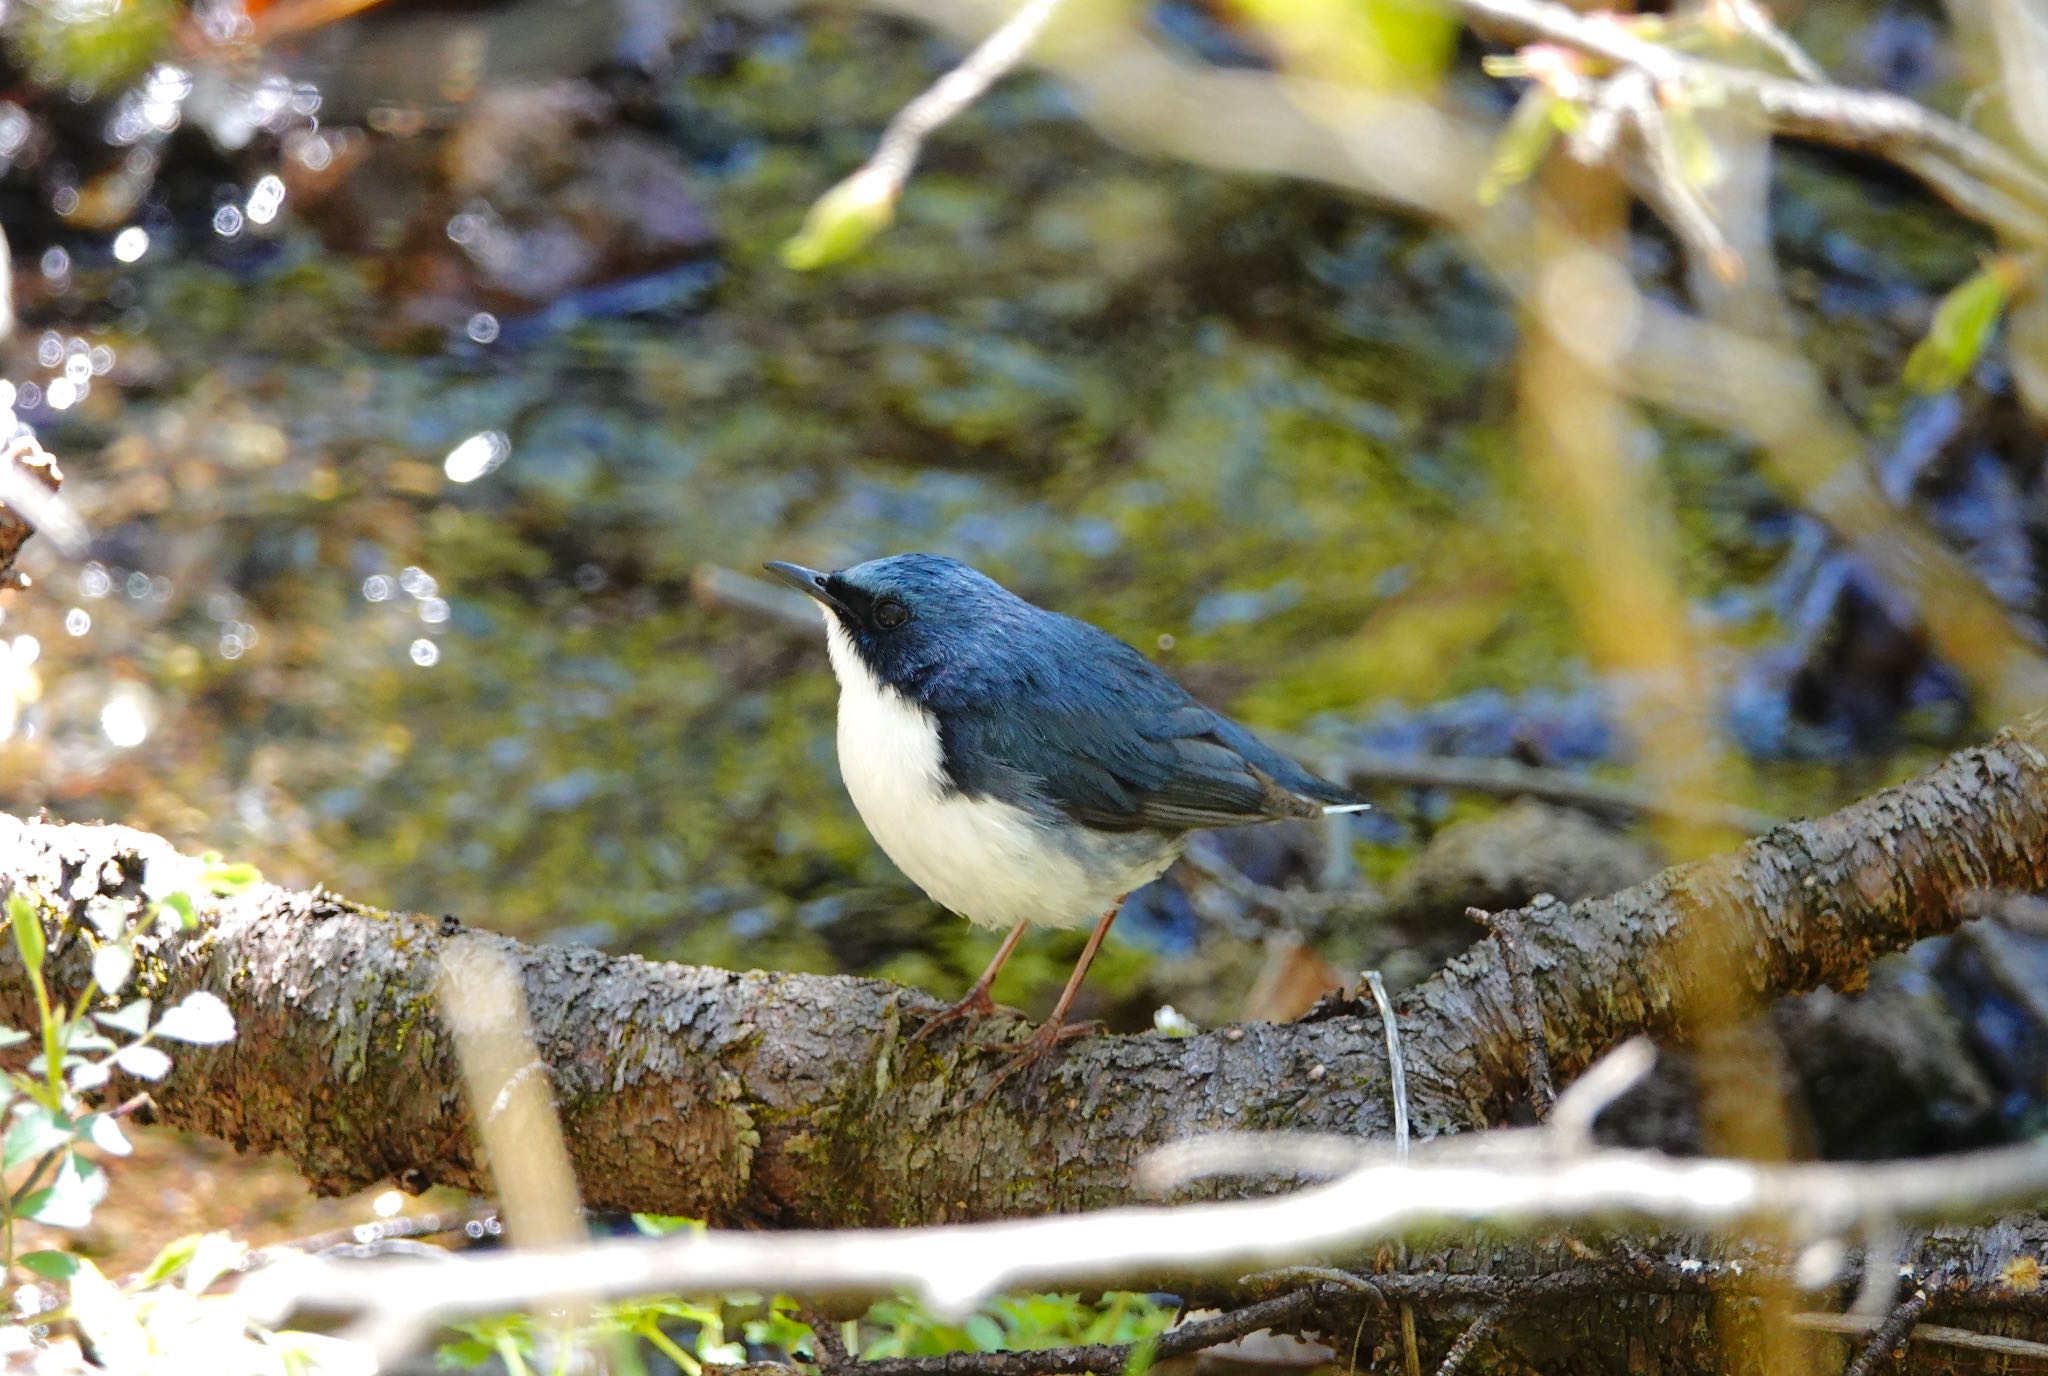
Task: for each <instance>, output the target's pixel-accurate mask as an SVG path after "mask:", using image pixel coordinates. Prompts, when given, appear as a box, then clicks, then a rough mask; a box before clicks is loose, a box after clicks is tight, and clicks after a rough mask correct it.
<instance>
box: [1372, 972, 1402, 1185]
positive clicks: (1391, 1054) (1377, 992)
mask: <svg viewBox="0 0 2048 1376" xmlns="http://www.w3.org/2000/svg"><path fill="white" fill-rule="evenodd" d="M1365 982H1366V984H1367V985H1368V986H1370V987H1371V989H1372V1001H1373V1003H1374V1004H1375V1005H1377V1006H1378V1008H1379V1010H1380V1025H1381V1026H1382V1027H1384V1028H1386V1029H1387V1079H1388V1083H1389V1086H1390V1088H1391V1089H1392V1091H1393V1095H1394V1159H1395V1160H1396V1161H1406V1160H1407V1159H1408V1071H1407V1068H1406V1067H1405V1066H1404V1065H1403V1064H1402V1061H1401V1024H1400V1022H1399V1021H1398V1020H1396V1018H1395V1017H1394V1005H1393V1003H1392V1002H1391V1001H1390V1000H1389V999H1388V998H1387V986H1386V984H1385V983H1384V982H1383V981H1382V980H1381V979H1380V972H1379V971H1377V970H1367V971H1366V972H1365Z"/></svg>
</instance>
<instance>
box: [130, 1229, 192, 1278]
mask: <svg viewBox="0 0 2048 1376" xmlns="http://www.w3.org/2000/svg"><path fill="white" fill-rule="evenodd" d="M205 1236H206V1235H205V1234H204V1233H188V1234H186V1235H185V1236H184V1237H181V1238H174V1239H172V1240H171V1241H169V1242H166V1243H165V1244H164V1247H163V1250H162V1251H160V1252H158V1253H157V1254H156V1259H155V1260H154V1261H152V1262H150V1263H149V1265H148V1266H146V1267H144V1268H143V1271H142V1284H143V1286H144V1287H145V1288H146V1287H148V1286H151V1285H156V1284H158V1283H159V1282H162V1281H166V1280H169V1279H170V1278H171V1277H172V1276H175V1275H177V1274H178V1272H180V1271H182V1270H184V1269H185V1266H186V1264H187V1263H188V1262H190V1261H191V1260H192V1257H193V1254H194V1253H196V1252H197V1251H198V1250H199V1244H200V1243H201V1242H202V1241H204V1240H205Z"/></svg>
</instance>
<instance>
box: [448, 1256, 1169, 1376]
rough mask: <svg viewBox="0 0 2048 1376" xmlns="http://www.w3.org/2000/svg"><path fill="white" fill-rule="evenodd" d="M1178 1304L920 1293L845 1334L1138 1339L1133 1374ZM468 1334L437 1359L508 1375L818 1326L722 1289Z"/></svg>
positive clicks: (926, 1340) (882, 1353)
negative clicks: (935, 1303) (926, 1297)
mask: <svg viewBox="0 0 2048 1376" xmlns="http://www.w3.org/2000/svg"><path fill="white" fill-rule="evenodd" d="M634 1222H635V1224H636V1225H637V1226H639V1227H640V1228H641V1230H642V1231H643V1232H648V1231H652V1232H657V1233H660V1232H669V1231H674V1230H675V1227H676V1226H677V1225H681V1226H685V1227H701V1225H698V1224H694V1223H689V1222H688V1221H686V1220H676V1219H651V1218H649V1219H645V1220H644V1221H643V1218H642V1217H641V1216H636V1217H635V1219H634ZM1174 1312H1175V1310H1174V1306H1173V1305H1171V1304H1164V1303H1160V1302H1159V1301H1156V1300H1153V1299H1151V1298H1149V1297H1147V1296H1143V1295H1134V1294H1128V1293H1121V1292H1120V1293H1114V1294H1110V1295H1106V1296H1104V1297H1103V1298H1102V1300H1101V1301H1100V1302H1099V1303H1084V1302H1083V1301H1082V1300H1081V1298H1080V1297H1079V1296H1077V1295H1020V1296H1012V1297H1010V1298H1007V1299H1003V1300H999V1301H997V1302H995V1303H993V1304H991V1305H989V1306H988V1307H987V1308H985V1309H982V1310H980V1311H979V1312H977V1313H974V1314H970V1315H969V1316H967V1317H966V1318H965V1319H958V1320H955V1319H942V1318H940V1317H938V1316H936V1315H934V1314H933V1313H932V1312H931V1311H930V1310H928V1309H926V1308H925V1307H924V1306H923V1305H921V1304H919V1303H917V1302H916V1301H914V1300H909V1299H893V1300H883V1301H880V1302H879V1303H877V1304H875V1305H874V1306H873V1307H872V1308H871V1309H869V1310H868V1312H867V1314H866V1315H865V1316H863V1317H862V1318H860V1319H858V1320H849V1321H847V1322H846V1323H844V1324H842V1325H840V1334H839V1337H840V1340H841V1342H843V1343H844V1344H845V1345H846V1347H847V1349H848V1350H849V1351H851V1352H855V1353H857V1354H858V1355H859V1356H861V1357H862V1358H864V1359H869V1358H877V1357H932V1356H939V1355H943V1354H945V1353H951V1352H963V1351H964V1352H997V1351H1015V1350H1019V1349H1028V1348H1043V1347H1066V1346H1072V1345H1075V1344H1083V1343H1137V1344H1139V1345H1140V1346H1139V1348H1138V1349H1137V1352H1138V1354H1139V1355H1138V1357H1137V1358H1136V1359H1134V1361H1133V1363H1132V1370H1131V1371H1129V1372H1127V1373H1125V1376H1142V1372H1143V1370H1144V1368H1145V1367H1146V1366H1147V1365H1149V1362H1147V1361H1146V1360H1145V1359H1144V1355H1143V1354H1145V1353H1148V1352H1149V1351H1150V1340H1151V1339H1153V1338H1156V1337H1157V1336H1158V1335H1159V1334H1160V1333H1162V1332H1164V1331H1165V1329H1166V1327H1167V1326H1168V1325H1169V1324H1170V1323H1171V1322H1172V1321H1173V1316H1174ZM458 1331H459V1332H460V1333H461V1334H462V1336H461V1337H460V1338H459V1339H457V1340H456V1341H454V1342H451V1343H448V1344H446V1345H444V1346H443V1347H442V1348H441V1349H440V1351H439V1353H438V1354H437V1362H438V1364H439V1365H440V1366H442V1367H443V1368H444V1369H456V1370H463V1369H468V1368H472V1367H476V1366H480V1365H484V1364H487V1363H491V1362H496V1363H498V1364H500V1365H502V1366H503V1367H504V1369H505V1370H506V1371H507V1372H509V1373H511V1376H537V1373H541V1372H549V1371H554V1370H558V1369H561V1368H562V1367H563V1366H564V1365H565V1364H570V1363H573V1361H574V1360H575V1357H574V1354H576V1353H577V1352H602V1353H605V1354H606V1355H608V1356H609V1358H610V1359H611V1362H612V1367H613V1369H614V1370H615V1371H619V1372H622V1373H626V1374H627V1376H633V1373H639V1372H644V1371H645V1370H646V1369H647V1366H646V1353H647V1351H648V1350H649V1349H652V1350H653V1351H656V1352H659V1353H660V1354H661V1355H662V1356H664V1357H666V1358H667V1359H668V1360H669V1361H670V1362H672V1363H673V1364H674V1365H675V1366H676V1367H678V1368H680V1369H681V1370H682V1371H683V1372H684V1373H686V1376H701V1373H702V1372H703V1370H704V1368H705V1366H707V1365H712V1364H715V1365H736V1364H739V1363H743V1362H746V1361H748V1360H749V1359H750V1357H751V1356H752V1355H755V1354H759V1353H762V1352H764V1351H765V1352H770V1353H775V1354H779V1355H782V1356H805V1357H809V1356H812V1355H813V1353H814V1348H813V1341H814V1339H813V1336H812V1332H811V1329H810V1328H809V1327H808V1326H807V1325H806V1324H805V1323H804V1322H803V1320H801V1319H799V1318H798V1317H797V1311H796V1304H795V1302H794V1301H793V1300H791V1299H789V1298H788V1297H787V1296H783V1295H777V1296H774V1297H772V1298H771V1297H764V1296H760V1295H748V1294H734V1295H724V1296H720V1297H718V1298H716V1299H712V1300H688V1299H676V1298H668V1299H651V1300H635V1301H632V1302H630V1303H625V1304H610V1305H600V1306H597V1307H595V1308H593V1309H592V1310H591V1311H590V1313H589V1314H588V1316H587V1317H585V1318H584V1319H583V1320H582V1321H580V1322H578V1323H575V1324H570V1323H568V1322H566V1321H565V1320H563V1319H562V1318H561V1317H559V1316H556V1317H549V1316H534V1315H530V1314H510V1315H505V1316H502V1317H499V1318H493V1319H487V1320H484V1321H482V1322H478V1323H470V1324H464V1325H461V1326H460V1327H459V1329H458Z"/></svg>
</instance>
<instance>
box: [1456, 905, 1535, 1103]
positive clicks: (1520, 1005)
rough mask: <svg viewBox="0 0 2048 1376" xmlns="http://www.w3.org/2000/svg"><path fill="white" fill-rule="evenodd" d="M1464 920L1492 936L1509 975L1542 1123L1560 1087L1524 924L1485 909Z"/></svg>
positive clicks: (1531, 1087) (1525, 1062) (1467, 911)
mask: <svg viewBox="0 0 2048 1376" xmlns="http://www.w3.org/2000/svg"><path fill="white" fill-rule="evenodd" d="M1465 916H1467V917H1469V918H1471V919H1472V920H1473V921H1474V922H1477V923H1478V924H1479V925H1480V926H1482V927H1484V928H1486V930H1487V931H1488V932H1489V933H1491V934H1492V936H1493V944H1494V947H1495V949H1496V950H1498V951H1499V952H1500V961H1501V964H1502V966H1504V967H1505V968H1506V970H1507V972H1508V994H1509V996H1510V997H1511V998H1512V999H1513V1000H1514V1004H1515V1021H1516V1022H1518V1023H1520V1024H1521V1026H1522V1057H1523V1065H1524V1066H1525V1068H1526V1070H1527V1073H1528V1076H1529V1103H1530V1106H1531V1107H1533V1108H1534V1109H1535V1110H1536V1121H1538V1122H1539V1123H1540V1122H1543V1121H1545V1120H1547V1119H1548V1118H1549V1117H1550V1115H1551V1113H1552V1112H1553V1111H1554V1110H1555V1109H1556V1108H1557V1087H1556V1085H1555V1084H1554V1083H1553V1082H1552V1080H1551V1078H1550V1047H1549V1045H1548V1044H1547V1042H1546V1041H1545V1039H1544V1035H1543V1009H1542V1006H1541V1005H1540V1004H1538V1003H1537V1002H1536V979H1535V976H1534V975H1532V974H1531V973H1530V971H1529V953H1528V951H1527V950H1526V949H1525V948H1524V947H1523V945H1522V921H1521V919H1520V918H1518V917H1516V916H1515V914H1514V912H1513V911H1508V912H1500V913H1489V912H1487V911H1486V909H1484V908H1467V909H1465Z"/></svg>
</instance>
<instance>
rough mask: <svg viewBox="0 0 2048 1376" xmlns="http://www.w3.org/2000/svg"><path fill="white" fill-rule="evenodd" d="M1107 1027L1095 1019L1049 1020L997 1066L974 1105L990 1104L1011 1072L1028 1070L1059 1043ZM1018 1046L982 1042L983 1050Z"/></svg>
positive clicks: (1011, 1043) (1090, 1035)
mask: <svg viewBox="0 0 2048 1376" xmlns="http://www.w3.org/2000/svg"><path fill="white" fill-rule="evenodd" d="M1104 1030H1105V1029H1104V1027H1103V1025H1102V1024H1101V1023H1100V1022H1097V1021H1096V1020H1094V1019H1093V1018H1090V1019H1089V1020H1088V1021H1086V1022H1049V1023H1046V1024H1045V1025H1044V1026H1043V1027H1040V1028H1039V1029H1038V1030H1037V1031H1036V1032H1034V1033H1032V1034H1031V1038H1030V1040H1028V1041H1026V1042H1025V1043H1024V1045H1023V1047H1022V1048H1021V1049H1019V1050H1018V1051H1017V1054H1016V1055H1014V1056H1012V1057H1010V1059H1009V1060H1007V1061H1005V1062H1003V1064H1002V1065H1001V1066H999V1067H997V1069H996V1073H995V1075H994V1076H993V1077H991V1078H990V1079H989V1081H988V1082H987V1083H986V1084H984V1085H983V1086H982V1090H981V1093H980V1094H979V1095H977V1096H975V1100H974V1105H975V1107H976V1108H979V1107H980V1106H981V1105H983V1104H985V1103H987V1102H988V1101H989V1099H990V1097H991V1096H993V1095H994V1094H995V1092H996V1091H997V1090H998V1089H1000V1088H1002V1085H1003V1082H1004V1081H1005V1080H1007V1079H1009V1078H1010V1077H1011V1076H1012V1075H1015V1074H1016V1073H1017V1072H1018V1071H1020V1070H1028V1069H1030V1068H1031V1067H1033V1066H1036V1065H1037V1064H1038V1063H1039V1062H1040V1061H1043V1060H1044V1059H1045V1058H1046V1056H1047V1055H1048V1054H1049V1053H1050V1052H1051V1051H1052V1049H1053V1048H1054V1047H1056V1046H1058V1045H1059V1044H1060V1043H1062V1042H1070V1041H1074V1040H1076V1039H1077V1038H1080V1037H1092V1036H1094V1035H1096V1034H1097V1033H1098V1032H1102V1031H1104ZM1015 1046H1016V1043H1014V1042H983V1043H981V1049H982V1050H984V1051H1008V1050H1011V1049H1012V1048H1013V1047H1015Z"/></svg>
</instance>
